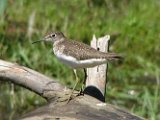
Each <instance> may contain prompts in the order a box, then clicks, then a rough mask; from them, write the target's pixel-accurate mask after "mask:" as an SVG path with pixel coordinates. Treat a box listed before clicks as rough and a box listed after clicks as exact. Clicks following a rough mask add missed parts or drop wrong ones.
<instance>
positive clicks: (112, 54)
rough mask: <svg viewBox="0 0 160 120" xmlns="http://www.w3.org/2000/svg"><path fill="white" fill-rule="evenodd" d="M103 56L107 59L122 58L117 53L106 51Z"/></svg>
mask: <svg viewBox="0 0 160 120" xmlns="http://www.w3.org/2000/svg"><path fill="white" fill-rule="evenodd" d="M105 58H106V59H107V60H109V61H112V60H122V59H123V57H122V56H121V55H118V54H117V53H107V54H106V56H105Z"/></svg>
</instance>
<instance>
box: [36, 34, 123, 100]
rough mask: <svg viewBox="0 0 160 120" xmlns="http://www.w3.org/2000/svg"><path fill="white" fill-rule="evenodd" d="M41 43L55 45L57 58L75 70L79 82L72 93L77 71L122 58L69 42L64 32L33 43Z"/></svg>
mask: <svg viewBox="0 0 160 120" xmlns="http://www.w3.org/2000/svg"><path fill="white" fill-rule="evenodd" d="M40 41H48V42H51V43H52V44H53V52H54V54H55V56H56V57H57V58H58V59H59V60H60V61H61V62H62V63H64V64H66V65H68V66H70V67H71V68H73V70H74V73H75V76H76V81H77V82H76V84H75V86H74V88H73V90H72V93H73V91H74V89H75V87H76V86H77V84H78V81H79V80H78V77H77V74H76V69H79V68H84V69H85V68H90V67H94V66H98V65H101V64H105V63H107V62H108V61H112V60H117V59H119V58H121V56H119V55H117V54H116V53H105V52H100V51H98V50H96V49H94V48H92V47H90V46H89V45H87V44H84V43H81V42H78V41H73V40H69V39H68V38H67V37H65V35H64V34H63V33H62V32H52V33H50V34H48V35H46V36H45V38H44V40H39V41H35V42H33V43H36V42H40ZM72 93H71V95H72ZM70 98H71V96H70ZM70 98H69V99H70Z"/></svg>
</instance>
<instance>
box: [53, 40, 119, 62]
mask: <svg viewBox="0 0 160 120" xmlns="http://www.w3.org/2000/svg"><path fill="white" fill-rule="evenodd" d="M56 46H57V47H58V48H59V49H60V48H63V50H62V51H61V52H63V53H64V54H65V55H67V56H72V57H74V58H76V59H77V60H86V59H92V58H97V59H98V58H104V59H108V60H112V59H119V58H120V56H119V55H117V54H115V53H104V52H100V51H98V50H96V49H94V48H92V47H90V46H89V45H87V44H84V43H81V42H77V41H73V40H67V39H64V40H63V41H61V42H59V43H58V44H56Z"/></svg>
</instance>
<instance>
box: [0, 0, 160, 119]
mask: <svg viewBox="0 0 160 120" xmlns="http://www.w3.org/2000/svg"><path fill="white" fill-rule="evenodd" d="M3 1H5V0H3ZM4 6H6V7H4V8H3V9H5V11H3V10H1V9H0V10H1V11H0V15H1V16H0V59H3V60H7V61H11V62H17V63H19V64H21V65H24V66H27V67H30V68H32V69H34V70H37V71H39V72H41V73H44V74H46V75H48V76H50V77H53V78H58V79H59V80H60V82H61V83H62V84H66V85H67V86H69V87H73V85H74V82H75V81H74V76H73V72H72V70H71V69H70V68H68V67H67V66H65V65H63V64H61V63H60V62H59V61H58V60H57V59H56V58H55V56H54V55H52V53H51V50H52V49H51V47H52V46H51V45H48V44H43V43H41V44H36V45H32V44H31V43H32V41H34V40H37V39H40V38H42V37H43V36H44V35H45V34H46V33H47V32H48V31H55V30H57V31H62V32H64V33H65V35H66V36H68V37H69V38H72V39H76V40H79V41H82V42H84V43H87V44H89V43H90V40H91V38H92V35H93V34H96V36H97V37H100V36H103V35H105V34H112V33H120V36H118V38H117V40H116V42H115V43H114V44H113V46H111V48H112V49H111V50H112V51H115V52H118V53H121V54H122V55H123V56H124V58H125V59H124V61H123V63H122V64H110V65H109V77H108V80H109V83H108V88H107V95H106V102H108V103H111V104H115V105H118V106H120V107H123V108H126V109H128V110H130V111H131V112H133V113H135V114H136V115H140V116H142V117H145V118H148V119H152V120H156V119H160V110H159V107H160V102H159V101H160V87H159V83H160V80H159V77H160V68H159V66H160V56H159V55H160V45H159V39H160V35H159V32H160V27H159V26H160V22H159V20H160V16H159V15H160V2H159V0H141V1H139V0H121V1H116V0H101V1H96V0H81V1H78V0H72V1H68V0H63V1H62V0H61V1H60V0H54V1H51V0H50V1H49V0H48V1H44V0H35V1H32V0H23V1H22V0H17V1H16V2H14V1H12V0H8V3H7V4H5V5H4ZM34 16H35V17H34ZM31 19H32V20H31ZM29 21H32V22H33V31H32V32H31V33H32V34H30V33H29V32H28V29H29V27H30V26H31V25H30V22H29ZM44 103H45V101H44V100H43V99H40V97H38V96H36V95H35V94H33V93H31V92H28V91H27V90H24V89H23V88H19V87H16V86H14V87H13V85H7V84H2V85H1V86H0V116H2V115H3V114H4V113H5V116H4V119H12V118H15V117H17V116H19V115H22V114H24V113H26V112H28V111H31V110H32V109H34V108H35V107H37V106H40V105H42V104H44ZM1 111H3V112H1ZM6 113H8V114H6ZM2 119H3V118H2Z"/></svg>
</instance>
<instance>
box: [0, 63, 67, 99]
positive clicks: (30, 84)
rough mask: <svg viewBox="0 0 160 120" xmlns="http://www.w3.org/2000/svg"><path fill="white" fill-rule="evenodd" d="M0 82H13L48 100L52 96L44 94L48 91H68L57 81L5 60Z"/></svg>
mask: <svg viewBox="0 0 160 120" xmlns="http://www.w3.org/2000/svg"><path fill="white" fill-rule="evenodd" d="M0 81H10V82H13V83H15V84H17V85H20V86H22V87H25V88H27V89H29V90H31V91H33V92H35V93H37V94H39V95H40V96H42V97H44V98H45V99H47V100H49V99H50V97H51V96H49V95H48V96H47V95H46V94H44V93H45V92H46V91H48V90H50V91H54V92H64V91H66V90H67V88H66V87H65V86H63V85H61V84H60V83H58V82H57V80H53V79H51V78H49V77H46V76H44V75H43V74H41V73H38V72H36V71H34V70H31V69H29V68H26V67H23V66H19V65H17V64H13V63H9V62H6V61H3V60H0ZM52 97H53V96H52Z"/></svg>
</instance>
